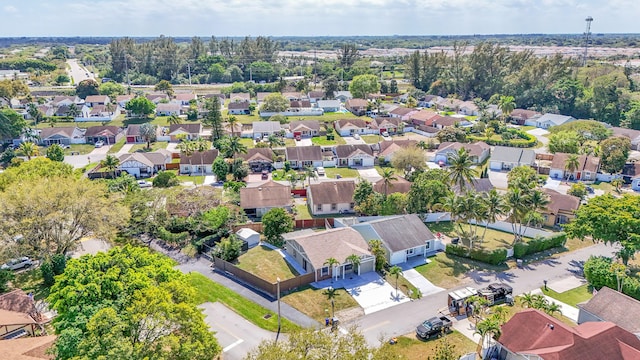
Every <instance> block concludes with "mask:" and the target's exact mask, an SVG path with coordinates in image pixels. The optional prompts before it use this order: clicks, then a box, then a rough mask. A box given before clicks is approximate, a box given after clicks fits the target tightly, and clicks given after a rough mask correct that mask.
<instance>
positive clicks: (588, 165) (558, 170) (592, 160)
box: [549, 153, 600, 181]
mask: <svg viewBox="0 0 640 360" xmlns="http://www.w3.org/2000/svg"><path fill="white" fill-rule="evenodd" d="M571 155H572V154H566V153H555V154H554V155H553V160H552V161H551V165H550V166H549V168H550V169H549V177H550V178H552V179H567V180H581V181H595V180H596V174H598V171H599V170H600V158H599V157H595V156H591V155H578V163H577V165H578V166H577V167H576V168H575V169H574V170H573V171H569V170H568V168H567V160H569V158H570V157H571Z"/></svg>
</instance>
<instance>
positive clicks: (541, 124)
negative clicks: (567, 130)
mask: <svg viewBox="0 0 640 360" xmlns="http://www.w3.org/2000/svg"><path fill="white" fill-rule="evenodd" d="M575 120H576V119H575V118H574V117H573V116H567V115H558V114H544V115H542V116H540V117H539V118H537V119H535V122H536V124H535V127H537V128H541V129H548V128H550V127H552V126H558V125H562V124H566V123H569V122H572V121H575ZM526 124H527V121H525V125H526Z"/></svg>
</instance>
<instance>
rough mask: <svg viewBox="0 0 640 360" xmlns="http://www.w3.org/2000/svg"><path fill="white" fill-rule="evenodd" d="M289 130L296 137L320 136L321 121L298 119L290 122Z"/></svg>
mask: <svg viewBox="0 0 640 360" xmlns="http://www.w3.org/2000/svg"><path fill="white" fill-rule="evenodd" d="M289 131H291V133H292V134H293V137H294V138H299V137H300V138H306V137H314V136H318V135H319V133H320V123H319V122H318V120H298V121H292V122H291V123H289Z"/></svg>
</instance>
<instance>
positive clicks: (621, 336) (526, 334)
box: [494, 309, 640, 360]
mask: <svg viewBox="0 0 640 360" xmlns="http://www.w3.org/2000/svg"><path fill="white" fill-rule="evenodd" d="M501 330H502V331H501V335H500V338H499V339H498V341H497V342H498V343H497V345H496V349H495V350H496V351H495V352H494V354H496V355H497V357H496V358H497V359H500V360H505V359H508V360H511V359H513V360H520V359H522V360H525V359H529V360H534V359H536V360H542V359H554V360H601V359H620V360H633V359H640V339H638V337H636V336H635V335H634V334H632V333H630V332H628V331H626V330H624V329H623V328H621V327H619V326H617V325H615V324H614V323H611V322H585V323H582V324H580V325H577V326H575V327H570V326H569V325H567V324H565V323H564V322H562V321H559V320H558V319H556V318H554V317H553V316H550V315H547V314H545V313H543V312H542V311H540V310H537V309H525V310H522V311H520V312H518V313H516V314H515V315H514V316H513V317H512V318H511V319H510V320H509V321H507V322H506V323H505V324H504V325H502V329H501Z"/></svg>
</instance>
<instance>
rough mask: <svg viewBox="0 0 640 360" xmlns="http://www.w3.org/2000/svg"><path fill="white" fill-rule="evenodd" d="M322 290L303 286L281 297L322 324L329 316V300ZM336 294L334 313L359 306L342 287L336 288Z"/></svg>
mask: <svg viewBox="0 0 640 360" xmlns="http://www.w3.org/2000/svg"><path fill="white" fill-rule="evenodd" d="M324 292H325V290H320V289H314V288H312V287H310V286H305V287H303V288H302V289H300V290H298V291H296V292H292V293H290V294H288V295H285V296H284V297H283V298H281V299H282V301H284V302H285V303H287V304H289V305H291V306H293V307H294V308H296V309H298V310H299V311H300V312H302V313H304V314H306V315H307V316H309V317H311V318H313V319H315V320H317V321H318V322H320V323H321V324H324V319H325V318H326V317H327V316H331V301H329V300H328V299H327V296H326V295H325V294H324ZM336 294H337V295H336V297H335V298H334V300H333V302H334V305H335V312H336V313H337V312H339V311H341V310H346V309H351V308H353V307H357V306H359V305H358V303H357V302H356V301H355V300H353V298H352V297H351V295H349V294H348V293H347V292H346V291H345V290H344V289H337V290H336Z"/></svg>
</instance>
